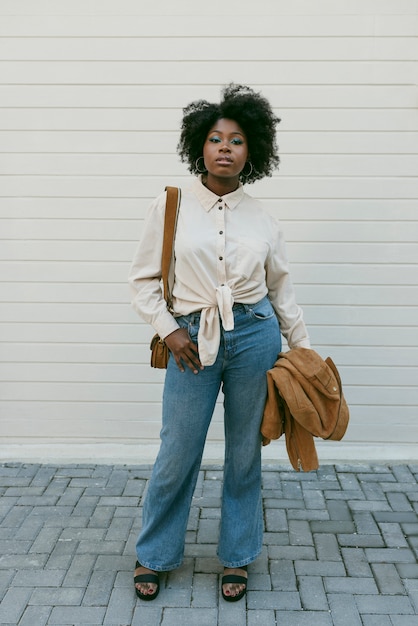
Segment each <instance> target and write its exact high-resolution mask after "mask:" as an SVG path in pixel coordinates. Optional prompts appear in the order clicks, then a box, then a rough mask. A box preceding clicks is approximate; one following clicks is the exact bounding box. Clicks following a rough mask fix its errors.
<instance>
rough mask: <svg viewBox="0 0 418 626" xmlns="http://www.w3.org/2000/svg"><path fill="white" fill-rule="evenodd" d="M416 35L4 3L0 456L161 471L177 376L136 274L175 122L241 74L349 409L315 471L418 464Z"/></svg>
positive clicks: (274, 450)
mask: <svg viewBox="0 0 418 626" xmlns="http://www.w3.org/2000/svg"><path fill="white" fill-rule="evenodd" d="M417 35H418V4H417V2H416V0H379V1H377V0H346V1H341V0H340V1H339V0H332V1H331V0H318V1H317V2H311V0H296V1H292V2H288V1H286V2H284V1H283V0H270V1H268V0H260V1H258V2H242V1H240V2H236V1H233V0H232V1H231V2H229V3H225V2H223V1H220V0H212V1H211V2H210V3H206V4H204V3H196V2H191V1H189V0H176V1H175V2H171V1H170V0H166V1H165V2H162V1H161V0H154V1H153V2H145V1H141V0H89V1H87V0H64V1H63V2H55V1H53V0H37V2H33V1H32V0H0V46H1V48H0V58H1V62H0V173H1V177H0V186H1V187H0V196H1V198H0V202H1V204H0V210H1V225H0V228H1V235H0V237H1V244H0V281H1V286H0V319H1V331H0V332H1V337H0V340H1V347H0V350H1V352H0V358H1V363H0V378H1V387H0V398H1V403H0V412H1V426H0V427H1V448H0V458H1V459H11V458H17V459H22V458H23V459H25V458H27V459H35V460H36V459H38V460H46V459H52V458H61V459H70V458H74V459H77V458H84V459H85V458H87V459H89V458H91V459H96V458H100V459H102V460H107V459H109V460H114V459H117V460H129V461H132V460H136V461H137V462H144V461H149V460H152V458H153V455H154V453H155V450H156V448H157V443H158V433H159V428H160V411H161V405H160V398H161V392H162V383H163V376H164V374H163V373H162V372H158V371H155V370H151V368H150V367H149V365H148V363H149V349H148V343H149V338H150V336H151V334H152V330H151V328H150V327H148V326H146V325H145V324H143V323H142V322H141V321H140V320H139V318H137V316H136V315H135V313H134V312H133V311H132V310H131V308H130V304H129V292H128V287H127V282H126V281H127V274H128V270H129V265H130V260H131V258H132V255H133V251H134V248H135V245H136V241H137V239H138V237H139V236H140V233H141V226H142V220H143V217H144V213H145V210H146V208H147V206H148V204H149V202H150V200H151V199H152V198H153V197H154V196H155V195H156V194H158V193H159V192H160V191H161V190H162V189H163V187H164V186H165V185H166V184H174V185H176V184H178V185H185V184H187V182H188V180H189V176H188V172H187V171H186V169H185V167H184V166H183V165H182V164H181V163H180V162H179V159H178V157H177V156H176V153H175V149H176V144H177V140H178V128H179V123H180V120H181V114H182V111H181V109H182V107H183V106H184V105H185V104H187V103H188V102H189V101H191V100H193V99H196V98H206V99H209V100H216V99H218V97H219V92H220V86H221V85H223V84H225V83H228V82H230V81H235V82H243V83H246V84H249V85H251V86H252V87H254V88H256V89H259V90H261V91H262V92H263V93H264V94H265V95H266V96H267V97H268V98H269V99H270V100H271V102H272V104H273V106H274V107H275V109H276V111H277V113H278V115H280V117H282V123H281V125H280V132H279V145H280V152H281V167H280V171H279V172H278V173H277V174H276V175H275V176H274V177H273V178H271V179H268V180H266V181H262V182H260V183H257V184H256V185H254V186H252V187H251V188H250V189H249V191H250V192H251V193H253V195H256V196H258V197H260V198H262V199H264V200H265V202H266V203H267V205H268V206H269V208H270V210H271V211H272V213H273V214H275V215H277V216H278V217H279V218H280V219H281V220H282V225H283V229H284V231H285V234H286V239H287V241H288V249H289V254H290V258H291V261H292V268H293V277H294V282H295V283H296V290H297V296H298V300H299V302H300V303H301V305H302V306H303V307H304V310H305V317H306V321H307V323H308V326H309V329H310V334H311V338H312V343H313V347H314V348H315V349H316V350H317V351H318V352H319V353H320V354H321V355H322V356H323V357H326V356H328V355H331V356H332V358H333V359H334V361H335V362H336V364H337V365H338V367H339V369H340V373H341V375H342V378H343V383H344V388H345V392H346V397H347V399H348V401H349V404H350V407H351V414H352V418H351V424H350V428H349V431H348V433H347V435H346V437H345V439H344V441H343V442H342V443H340V444H331V443H329V442H327V443H324V444H320V446H319V447H320V458H321V459H326V458H335V459H353V458H354V459H355V458H357V459H370V458H372V459H374V458H375V459H377V458H379V459H389V458H396V459H402V458H408V459H409V458H412V459H413V458H415V459H416V458H417V456H418V443H417V442H418V419H417V418H418V408H417V405H418V390H417V381H418V330H417V320H418V288H417V284H418V267H417V263H418V245H417V243H418V222H417V215H418V202H417V199H418V181H417V173H418V113H417V106H418V88H417V81H418V37H417ZM191 442H192V438H191ZM265 454H266V457H265V458H266V459H267V460H269V459H279V460H280V459H285V458H286V455H285V452H284V446H283V442H279V443H278V444H277V443H276V444H274V445H272V446H270V447H269V448H268V449H267V450H265ZM207 457H208V458H210V459H215V460H218V459H220V458H221V457H222V415H221V407H220V405H219V407H218V409H217V412H216V417H215V419H214V423H213V425H212V427H211V431H210V437H209V441H208V448H207Z"/></svg>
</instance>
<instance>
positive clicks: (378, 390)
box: [0, 382, 418, 407]
mask: <svg viewBox="0 0 418 626" xmlns="http://www.w3.org/2000/svg"><path fill="white" fill-rule="evenodd" d="M0 390H1V394H2V398H3V399H4V400H6V401H11V400H19V401H34V402H39V401H41V400H45V399H46V398H47V399H48V400H50V401H53V402H56V401H68V402H74V401H77V402H107V401H108V402H121V403H123V402H149V400H150V399H149V397H148V396H149V393H150V391H149V385H137V384H134V383H130V384H128V383H113V384H111V385H110V384H106V383H104V382H103V383H76V382H75V383H70V382H66V383H63V382H56V383H54V382H48V383H42V382H25V383H24V384H23V383H14V382H4V383H1V386H0ZM153 391H154V390H153V389H152V388H151V396H153V397H154V395H155V396H156V394H153ZM417 393H418V390H417V388H416V387H413V386H411V387H403V388H399V387H394V386H393V387H389V386H384V387H380V386H379V387H373V386H368V387H367V388H363V387H361V386H359V385H356V386H353V387H350V386H348V385H345V386H344V395H345V396H346V399H347V402H348V404H349V406H351V404H353V405H362V404H368V403H372V404H374V405H375V406H379V405H384V406H392V407H393V406H395V407H396V406H399V407H402V406H403V405H406V406H408V405H409V406H414V405H416V403H417Z"/></svg>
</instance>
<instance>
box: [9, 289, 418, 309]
mask: <svg viewBox="0 0 418 626" xmlns="http://www.w3.org/2000/svg"><path fill="white" fill-rule="evenodd" d="M297 290H298V294H299V299H300V300H301V301H308V302H311V303H313V304H315V302H318V303H321V304H328V303H329V304H351V305H354V306H355V305H361V304H364V305H374V306H376V305H390V304H392V303H393V302H394V301H395V302H396V303H397V304H398V306H399V305H402V304H405V305H408V304H409V305H413V306H417V305H418V290H417V289H416V287H415V286H404V285H401V286H394V285H390V286H382V285H378V286H375V285H353V286H352V287H351V289H349V290H348V289H347V288H346V287H345V286H344V285H338V284H337V285H307V284H306V285H298V288H297ZM125 301H126V286H125V285H122V284H118V283H115V284H111V283H108V284H107V287H106V289H104V288H103V286H102V285H100V284H96V283H92V284H80V283H74V284H73V285H72V288H71V290H69V289H68V286H67V285H61V284H59V283H16V284H13V283H11V284H9V285H8V288H7V293H4V290H2V289H0V302H33V303H35V302H57V303H58V302H68V303H74V302H79V303H99V304H100V303H103V304H112V303H122V302H125Z"/></svg>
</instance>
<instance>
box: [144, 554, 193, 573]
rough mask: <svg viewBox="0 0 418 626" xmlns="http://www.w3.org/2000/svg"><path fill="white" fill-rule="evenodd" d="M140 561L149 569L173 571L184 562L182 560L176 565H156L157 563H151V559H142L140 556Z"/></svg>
mask: <svg viewBox="0 0 418 626" xmlns="http://www.w3.org/2000/svg"><path fill="white" fill-rule="evenodd" d="M138 563H140V564H141V567H146V568H147V569H151V570H152V571H154V572H171V571H172V570H173V569H177V568H178V567H180V565H181V564H182V561H179V562H178V563H175V564H174V565H156V564H155V563H150V562H149V561H142V560H141V559H140V558H139V557H138Z"/></svg>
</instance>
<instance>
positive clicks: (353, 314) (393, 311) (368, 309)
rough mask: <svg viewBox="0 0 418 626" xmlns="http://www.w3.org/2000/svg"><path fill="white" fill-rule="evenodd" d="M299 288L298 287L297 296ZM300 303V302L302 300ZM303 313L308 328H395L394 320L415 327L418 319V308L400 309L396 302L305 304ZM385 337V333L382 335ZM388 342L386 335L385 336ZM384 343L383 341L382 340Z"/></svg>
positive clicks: (401, 324)
mask: <svg viewBox="0 0 418 626" xmlns="http://www.w3.org/2000/svg"><path fill="white" fill-rule="evenodd" d="M298 293H299V287H298V286H297V287H296V294H297V295H298ZM298 299H299V302H300V298H298ZM303 311H304V316H305V320H306V322H307V324H308V327H311V326H313V325H315V326H318V327H321V326H325V327H327V326H328V325H336V326H339V325H341V326H348V325H353V326H356V327H363V326H371V325H374V326H383V327H385V326H389V327H391V326H393V323H394V320H395V319H396V323H397V324H399V325H400V326H408V327H409V326H410V327H415V325H416V320H417V319H418V307H414V306H407V307H405V306H402V307H398V306H397V303H396V301H394V302H392V303H391V304H390V305H388V306H379V307H374V306H365V305H364V304H362V305H361V306H359V305H353V306H352V305H350V304H348V305H346V306H343V305H335V304H332V305H329V304H311V303H303ZM382 337H383V333H382ZM385 340H386V335H385ZM382 342H383V339H382Z"/></svg>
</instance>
